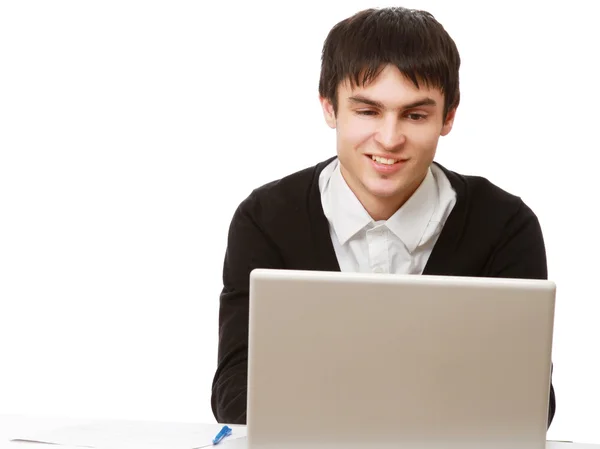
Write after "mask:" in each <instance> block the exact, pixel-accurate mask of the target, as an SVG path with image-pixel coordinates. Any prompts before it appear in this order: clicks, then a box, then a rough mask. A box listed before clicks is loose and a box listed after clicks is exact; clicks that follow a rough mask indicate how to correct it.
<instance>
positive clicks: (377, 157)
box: [371, 155, 396, 165]
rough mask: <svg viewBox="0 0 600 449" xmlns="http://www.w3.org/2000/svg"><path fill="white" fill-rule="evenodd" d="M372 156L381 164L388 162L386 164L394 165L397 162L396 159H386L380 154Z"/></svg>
mask: <svg viewBox="0 0 600 449" xmlns="http://www.w3.org/2000/svg"><path fill="white" fill-rule="evenodd" d="M371 158H372V159H373V160H374V161H375V162H379V163H380V164H386V165H392V164H395V163H396V159H386V158H384V157H379V156H375V155H373V156H371Z"/></svg>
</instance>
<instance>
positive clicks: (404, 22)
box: [319, 7, 460, 118]
mask: <svg viewBox="0 0 600 449" xmlns="http://www.w3.org/2000/svg"><path fill="white" fill-rule="evenodd" d="M387 64H392V65H395V66H396V67H398V69H399V70H400V72H402V73H403V74H404V75H405V76H406V77H408V78H409V79H410V80H411V81H412V82H413V83H414V84H415V86H416V87H417V88H419V83H424V84H425V85H427V86H429V87H436V88H439V89H440V90H441V91H442V93H443V94H444V118H445V117H446V115H447V113H448V111H449V110H450V109H452V108H454V107H456V106H458V103H459V101H460V89H459V76H458V72H459V68H460V56H459V53H458V49H457V48H456V44H455V43H454V41H453V40H452V38H451V37H450V35H449V34H448V33H447V32H446V30H445V29H444V27H443V26H442V25H441V24H440V23H439V22H438V21H437V20H436V19H435V18H434V17H433V15H431V14H430V13H428V12H426V11H420V10H415V9H407V8H401V7H393V8H371V9H366V10H363V11H360V12H358V13H356V14H354V15H353V16H351V17H349V18H347V19H345V20H342V21H341V22H339V23H338V24H337V25H335V26H334V27H333V28H332V29H331V31H330V32H329V34H328V35H327V38H326V39H325V43H324V45H323V54H322V58H321V77H320V80H319V94H320V95H321V96H322V97H323V98H327V99H329V101H331V103H332V104H333V108H334V111H335V112H336V113H337V107H338V101H337V100H338V99H337V90H338V86H339V84H340V83H341V82H343V81H345V80H348V81H350V83H351V85H352V87H355V86H357V85H358V86H361V85H365V84H368V83H369V82H370V81H372V80H374V79H375V78H376V77H377V76H378V75H379V73H380V72H381V70H383V68H384V67H385V65H387Z"/></svg>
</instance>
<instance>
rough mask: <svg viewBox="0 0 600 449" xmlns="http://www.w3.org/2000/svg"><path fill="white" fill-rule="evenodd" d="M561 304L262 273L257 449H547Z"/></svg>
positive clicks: (481, 289)
mask: <svg viewBox="0 0 600 449" xmlns="http://www.w3.org/2000/svg"><path fill="white" fill-rule="evenodd" d="M555 292H556V287H555V284H554V283H553V282H551V281H545V280H522V279H498V278H463V277H454V276H452V277H450V276H448V277H446V276H426V275H393V274H360V273H344V272H318V271H294V270H271V269H256V270H254V271H252V273H251V276H250V321H249V349H248V403H247V432H248V448H249V449H263V448H277V449H287V448H297V449H308V448H311V449H321V448H323V449H331V448H345V449H347V448H361V449H362V448H369V449H379V448H382V449H383V448H411V449H421V448H427V449H433V448H436V449H437V448H444V449H454V448H457V449H459V448H460V449H475V448H476V449H517V448H518V449H544V448H545V445H546V430H547V419H548V400H549V394H550V379H551V352H552V336H553V327H554V306H555Z"/></svg>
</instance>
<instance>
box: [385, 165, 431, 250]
mask: <svg viewBox="0 0 600 449" xmlns="http://www.w3.org/2000/svg"><path fill="white" fill-rule="evenodd" d="M438 199H439V198H438V190H437V186H436V181H435V178H434V176H433V173H432V172H431V169H428V170H427V174H426V175H425V179H424V180H423V182H421V185H419V187H418V188H417V190H415V193H413V194H412V196H411V197H410V198H409V199H408V200H407V201H406V202H405V203H404V204H403V205H402V207H401V208H400V209H398V210H397V211H396V213H395V214H394V215H392V216H391V217H390V218H389V220H387V222H386V226H387V227H388V229H389V230H390V231H392V232H393V233H394V234H395V235H396V237H398V238H399V239H400V240H402V242H403V243H404V245H405V246H406V249H408V251H409V252H411V253H412V252H413V251H414V250H415V249H417V247H418V246H419V244H420V243H421V241H422V240H423V239H424V237H426V236H425V234H426V231H427V230H428V228H429V223H430V221H431V218H432V216H433V213H434V211H435V208H436V206H437V204H438ZM430 231H431V230H430Z"/></svg>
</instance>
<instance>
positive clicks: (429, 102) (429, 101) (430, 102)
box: [348, 95, 437, 110]
mask: <svg viewBox="0 0 600 449" xmlns="http://www.w3.org/2000/svg"><path fill="white" fill-rule="evenodd" d="M348 101H350V103H360V104H367V105H369V106H373V107H376V108H380V109H384V106H383V103H381V102H379V101H375V100H371V99H370V98H367V97H364V96H362V95H353V96H351V97H348ZM436 104H437V103H436V102H435V100H434V99H433V98H429V97H426V98H422V99H420V100H416V101H413V102H412V103H409V104H405V105H404V106H402V109H403V110H406V109H413V108H418V107H420V106H435V105H436Z"/></svg>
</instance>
